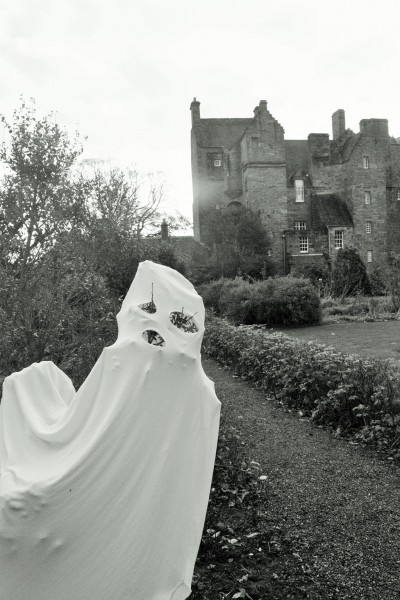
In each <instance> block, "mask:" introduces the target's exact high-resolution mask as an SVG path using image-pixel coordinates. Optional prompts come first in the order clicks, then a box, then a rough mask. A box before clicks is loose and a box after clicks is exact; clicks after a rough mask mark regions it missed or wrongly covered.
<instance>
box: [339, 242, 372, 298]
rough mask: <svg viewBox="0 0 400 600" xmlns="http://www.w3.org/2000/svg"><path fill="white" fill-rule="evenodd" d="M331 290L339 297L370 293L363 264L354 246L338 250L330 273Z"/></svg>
mask: <svg viewBox="0 0 400 600" xmlns="http://www.w3.org/2000/svg"><path fill="white" fill-rule="evenodd" d="M331 291H332V294H333V295H334V296H336V297H339V298H345V297H347V296H354V295H355V294H370V293H371V286H370V283H369V279H368V274H367V270H366V267H365V264H364V263H363V261H362V259H361V257H360V255H359V253H358V251H357V250H356V249H355V248H341V249H340V250H339V251H338V253H337V256H336V260H335V263H334V265H333V269H332V274H331Z"/></svg>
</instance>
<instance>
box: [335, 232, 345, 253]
mask: <svg viewBox="0 0 400 600" xmlns="http://www.w3.org/2000/svg"><path fill="white" fill-rule="evenodd" d="M336 234H340V235H338V236H337V235H336ZM339 238H340V241H339ZM333 244H334V247H335V250H341V249H342V248H343V247H344V231H343V229H334V230H333Z"/></svg>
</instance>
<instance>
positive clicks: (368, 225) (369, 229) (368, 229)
mask: <svg viewBox="0 0 400 600" xmlns="http://www.w3.org/2000/svg"><path fill="white" fill-rule="evenodd" d="M365 233H367V234H368V235H369V234H370V233H372V221H365Z"/></svg>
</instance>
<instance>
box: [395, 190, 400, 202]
mask: <svg viewBox="0 0 400 600" xmlns="http://www.w3.org/2000/svg"><path fill="white" fill-rule="evenodd" d="M396 200H400V190H397V194H396Z"/></svg>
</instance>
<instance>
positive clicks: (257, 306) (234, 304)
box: [199, 276, 321, 326]
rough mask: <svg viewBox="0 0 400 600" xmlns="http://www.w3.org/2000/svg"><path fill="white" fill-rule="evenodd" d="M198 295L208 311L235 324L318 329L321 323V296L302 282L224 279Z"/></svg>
mask: <svg viewBox="0 0 400 600" xmlns="http://www.w3.org/2000/svg"><path fill="white" fill-rule="evenodd" d="M199 291H200V294H201V295H202V297H203V300H204V304H205V306H206V307H209V308H212V309H213V310H215V312H216V313H217V314H219V315H223V316H226V317H228V319H230V320H231V321H232V322H233V323H235V324H246V325H250V324H267V325H288V326H289V325H315V324H317V323H319V322H320V320H321V308H320V298H319V295H318V292H317V291H316V289H315V288H314V286H312V285H311V283H310V282H309V281H308V280H307V279H303V278H296V277H290V276H289V277H271V278H269V279H266V280H264V281H255V282H252V283H251V282H248V281H244V280H243V279H241V278H240V277H237V278H236V279H223V278H221V279H219V280H217V281H213V282H211V283H208V284H204V285H202V286H201V288H200V290H199Z"/></svg>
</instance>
